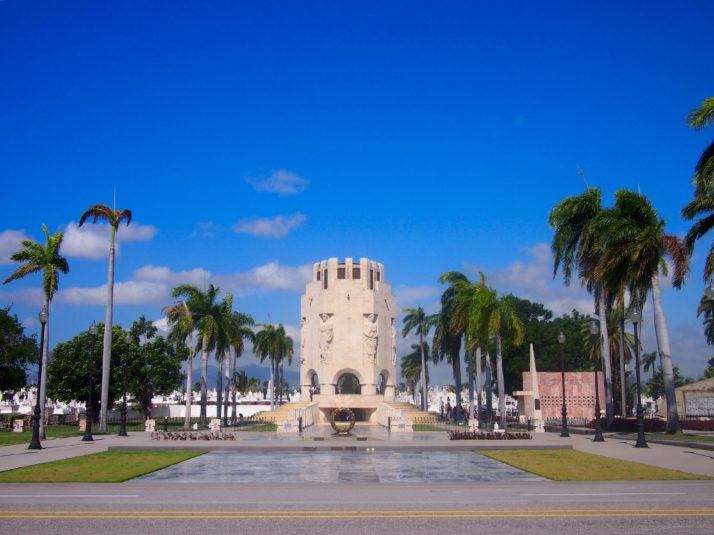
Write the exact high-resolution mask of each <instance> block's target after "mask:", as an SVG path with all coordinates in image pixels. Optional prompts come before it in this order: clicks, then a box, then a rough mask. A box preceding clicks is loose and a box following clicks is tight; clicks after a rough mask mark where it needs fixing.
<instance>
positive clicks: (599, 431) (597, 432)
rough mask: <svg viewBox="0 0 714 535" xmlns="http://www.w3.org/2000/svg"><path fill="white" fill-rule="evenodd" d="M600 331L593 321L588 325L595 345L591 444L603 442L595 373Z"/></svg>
mask: <svg viewBox="0 0 714 535" xmlns="http://www.w3.org/2000/svg"><path fill="white" fill-rule="evenodd" d="M599 331H600V329H599V328H598V325H597V323H596V322H595V321H594V320H593V321H592V322H591V323H590V334H592V335H593V342H594V343H595V345H594V347H593V350H594V351H595V438H593V442H605V438H604V437H603V436H602V421H601V420H600V387H599V386H598V380H597V372H598V369H597V368H598V361H599V360H600V355H599V351H598V349H599V346H600V342H599V340H598V339H597V337H598V336H599Z"/></svg>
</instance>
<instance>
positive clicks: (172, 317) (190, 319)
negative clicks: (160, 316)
mask: <svg viewBox="0 0 714 535" xmlns="http://www.w3.org/2000/svg"><path fill="white" fill-rule="evenodd" d="M164 314H166V318H167V319H168V325H169V327H171V332H170V333H169V337H168V340H169V342H171V343H173V344H176V349H177V351H178V348H179V346H181V345H185V346H186V347H187V348H188V358H187V360H186V415H185V416H184V421H183V427H184V429H190V428H191V401H192V400H191V398H192V395H193V382H192V378H193V331H194V330H195V328H196V326H195V323H194V316H193V314H192V313H191V310H190V309H189V307H188V304H187V303H186V301H184V300H183V299H182V300H181V301H179V302H178V303H176V304H175V305H171V306H167V307H165V308H164ZM186 340H188V343H186Z"/></svg>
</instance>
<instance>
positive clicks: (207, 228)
mask: <svg viewBox="0 0 714 535" xmlns="http://www.w3.org/2000/svg"><path fill="white" fill-rule="evenodd" d="M219 230H221V226H220V225H218V224H216V223H214V222H213V221H198V222H197V223H196V230H194V231H193V232H192V233H191V234H190V235H189V238H213V237H214V236H215V235H216V233H217V232H218V231H219Z"/></svg>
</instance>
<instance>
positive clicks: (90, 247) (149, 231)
mask: <svg viewBox="0 0 714 535" xmlns="http://www.w3.org/2000/svg"><path fill="white" fill-rule="evenodd" d="M157 232H158V231H157V229H156V227H152V226H151V225H140V224H138V223H134V224H131V225H129V226H128V227H127V226H126V225H122V226H120V227H119V231H118V232H117V234H116V242H117V254H118V251H119V243H120V242H123V241H146V240H150V239H152V238H153V237H154V236H156V233H157ZM110 236H111V227H110V226H109V225H107V224H96V225H93V224H91V223H86V224H84V225H83V226H81V227H79V226H77V223H76V222H74V221H70V222H69V223H68V224H67V226H66V227H65V229H64V240H63V241H62V252H63V253H64V254H66V255H67V256H76V257H80V258H92V259H97V258H106V257H107V256H108V255H109V240H110Z"/></svg>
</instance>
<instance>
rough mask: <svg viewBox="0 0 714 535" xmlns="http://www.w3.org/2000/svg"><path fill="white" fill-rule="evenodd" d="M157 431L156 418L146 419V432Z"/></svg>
mask: <svg viewBox="0 0 714 535" xmlns="http://www.w3.org/2000/svg"><path fill="white" fill-rule="evenodd" d="M154 431H156V420H146V421H145V422H144V432H146V433H153V432H154Z"/></svg>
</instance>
